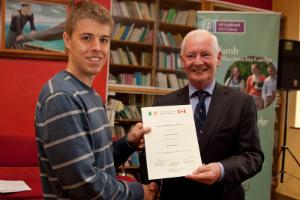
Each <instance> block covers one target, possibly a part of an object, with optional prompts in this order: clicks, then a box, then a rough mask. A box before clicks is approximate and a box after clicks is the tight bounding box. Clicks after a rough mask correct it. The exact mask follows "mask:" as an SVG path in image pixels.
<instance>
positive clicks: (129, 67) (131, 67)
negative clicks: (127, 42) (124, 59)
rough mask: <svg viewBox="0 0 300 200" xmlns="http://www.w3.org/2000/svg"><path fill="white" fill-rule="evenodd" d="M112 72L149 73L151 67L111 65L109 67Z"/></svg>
mask: <svg viewBox="0 0 300 200" xmlns="http://www.w3.org/2000/svg"><path fill="white" fill-rule="evenodd" d="M109 66H110V67H111V68H113V70H115V69H117V70H134V71H137V70H138V71H148V72H149V71H151V70H152V67H146V66H142V65H125V64H113V63H111V64H110V65H109Z"/></svg>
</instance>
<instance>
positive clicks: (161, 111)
mask: <svg viewBox="0 0 300 200" xmlns="http://www.w3.org/2000/svg"><path fill="white" fill-rule="evenodd" d="M142 117H143V123H144V127H150V128H151V132H150V133H149V134H145V148H146V161H147V168H148V178H149V179H150V180H152V179H161V178H172V177H180V176H185V175H188V174H191V173H192V172H193V171H194V170H195V169H196V168H197V167H199V166H200V165H201V164H202V162H201V156H200V150H199V145H198V140H197V133H196V128H195V122H194V118H193V110H192V106H191V105H179V106H157V107H144V108H142Z"/></svg>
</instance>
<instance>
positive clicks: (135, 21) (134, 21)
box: [113, 16, 154, 27]
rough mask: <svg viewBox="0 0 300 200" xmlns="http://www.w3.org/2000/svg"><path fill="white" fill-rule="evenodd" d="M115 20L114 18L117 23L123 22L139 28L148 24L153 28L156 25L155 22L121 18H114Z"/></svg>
mask: <svg viewBox="0 0 300 200" xmlns="http://www.w3.org/2000/svg"><path fill="white" fill-rule="evenodd" d="M113 18H114V21H115V22H122V24H132V23H135V24H136V25H138V26H145V25H147V24H148V25H150V27H153V25H154V20H147V19H138V18H129V17H120V16H113Z"/></svg>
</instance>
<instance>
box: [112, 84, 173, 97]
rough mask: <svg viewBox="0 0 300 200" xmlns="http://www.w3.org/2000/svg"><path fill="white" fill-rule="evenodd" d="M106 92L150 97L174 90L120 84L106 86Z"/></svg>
mask: <svg viewBox="0 0 300 200" xmlns="http://www.w3.org/2000/svg"><path fill="white" fill-rule="evenodd" d="M108 90H109V92H115V93H128V94H151V95H165V94H168V93H170V92H172V91H174V89H167V88H158V87H145V86H135V85H122V84H108Z"/></svg>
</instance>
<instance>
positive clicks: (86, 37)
mask: <svg viewBox="0 0 300 200" xmlns="http://www.w3.org/2000/svg"><path fill="white" fill-rule="evenodd" d="M91 39H92V37H90V36H83V37H82V40H85V41H90V40H91Z"/></svg>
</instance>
